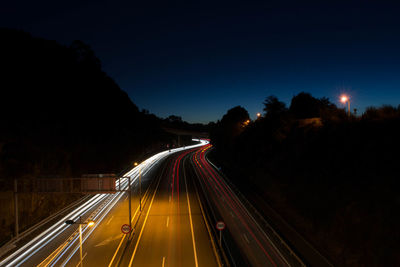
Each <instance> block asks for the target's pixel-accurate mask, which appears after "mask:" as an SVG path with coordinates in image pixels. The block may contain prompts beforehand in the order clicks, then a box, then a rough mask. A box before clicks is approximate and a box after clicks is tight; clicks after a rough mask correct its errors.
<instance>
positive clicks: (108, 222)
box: [106, 215, 114, 225]
mask: <svg viewBox="0 0 400 267" xmlns="http://www.w3.org/2000/svg"><path fill="white" fill-rule="evenodd" d="M113 218H114V215H113V216H111V218H110V219H109V220H108V221H107V223H106V225H109V224H110V222H111V220H112V219H113Z"/></svg>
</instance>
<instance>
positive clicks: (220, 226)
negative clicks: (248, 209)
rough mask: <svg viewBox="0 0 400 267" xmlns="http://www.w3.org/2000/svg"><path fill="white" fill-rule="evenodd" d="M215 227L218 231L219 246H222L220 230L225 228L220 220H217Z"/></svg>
mask: <svg viewBox="0 0 400 267" xmlns="http://www.w3.org/2000/svg"><path fill="white" fill-rule="evenodd" d="M215 227H216V228H217V229H218V231H219V246H220V247H222V230H224V229H225V223H224V222H222V221H219V222H217V224H216V225H215Z"/></svg>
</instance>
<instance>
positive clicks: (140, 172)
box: [135, 162, 142, 212]
mask: <svg viewBox="0 0 400 267" xmlns="http://www.w3.org/2000/svg"><path fill="white" fill-rule="evenodd" d="M138 165H139V207H140V212H142V167H141V166H140V164H138V163H137V162H135V166H138Z"/></svg>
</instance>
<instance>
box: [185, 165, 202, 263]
mask: <svg viewBox="0 0 400 267" xmlns="http://www.w3.org/2000/svg"><path fill="white" fill-rule="evenodd" d="M183 177H184V180H185V187H186V199H187V203H188V209H189V220H190V231H191V232H192V243H193V254H194V262H195V265H196V267H198V266H199V264H198V262H197V252H196V242H195V239H194V231H193V221H192V212H191V209H190V200H189V193H188V187H187V183H186V172H185V168H183Z"/></svg>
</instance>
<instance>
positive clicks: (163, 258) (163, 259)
mask: <svg viewBox="0 0 400 267" xmlns="http://www.w3.org/2000/svg"><path fill="white" fill-rule="evenodd" d="M164 265H165V257H162V265H161V266H162V267H164Z"/></svg>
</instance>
